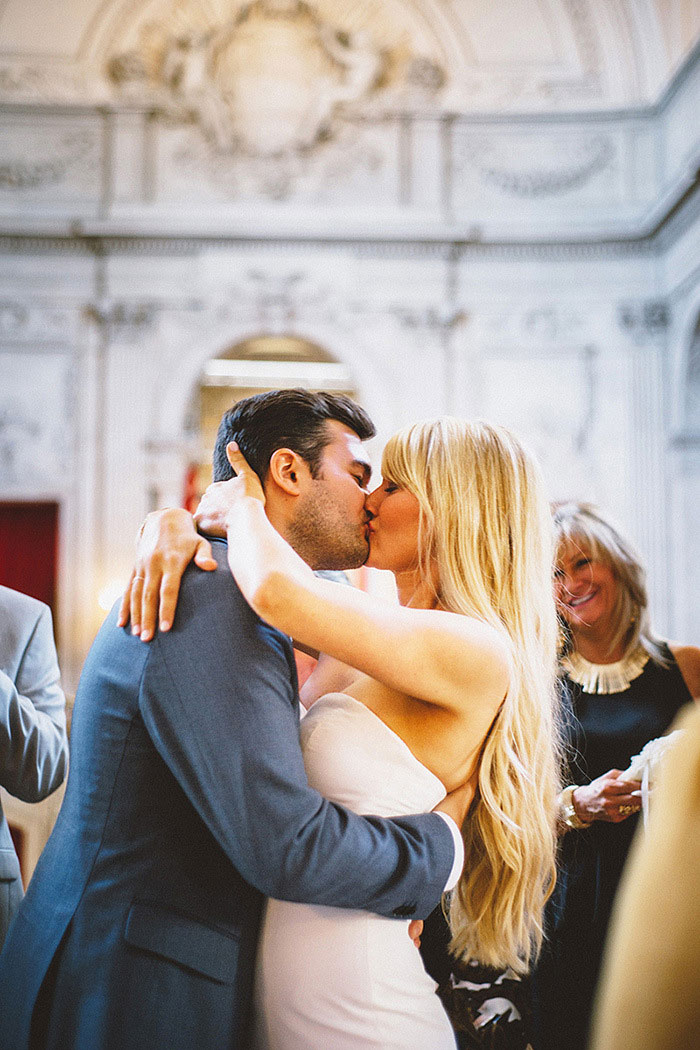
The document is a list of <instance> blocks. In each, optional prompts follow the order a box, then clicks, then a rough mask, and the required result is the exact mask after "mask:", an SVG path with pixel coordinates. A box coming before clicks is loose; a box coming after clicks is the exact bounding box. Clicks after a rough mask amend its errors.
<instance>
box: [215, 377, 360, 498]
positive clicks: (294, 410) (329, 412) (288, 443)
mask: <svg viewBox="0 0 700 1050" xmlns="http://www.w3.org/2000/svg"><path fill="white" fill-rule="evenodd" d="M329 420H337V422H339V423H344V424H345V426H347V427H349V428H350V429H351V430H354V431H355V433H356V434H357V436H358V437H359V438H360V439H361V440H362V441H366V440H367V438H371V437H374V435H375V433H376V430H375V427H374V424H373V423H372V420H371V419H370V418H369V416H368V415H367V413H366V412H365V410H364V409H363V408H360V406H359V405H357V404H355V402H354V401H351V400H350V398H349V397H344V396H343V395H342V394H325V393H311V392H310V391H309V390H270V391H268V392H266V393H264V394H254V395H253V397H245V398H243V400H242V401H238V402H237V403H236V404H235V405H234V406H233V408H230V409H229V410H228V412H225V413H224V416H223V418H222V420H221V423H220V424H219V432H218V434H217V435H216V445H215V447H214V481H227V480H228V479H229V478H230V477H233V471H232V470H231V466H230V464H229V461H228V459H227V458H226V446H227V445H228V443H229V441H236V442H237V443H238V447H239V448H240V450H241V452H242V453H243V455H244V456H245V458H246V459H247V460H248V462H249V463H250V465H251V467H252V468H253V470H254V471H255V473H256V474H257V475H258V477H259V478H260V480H261V481H262V482H264V481H265V478H266V476H267V471H268V468H269V466H270V457H271V456H272V453H273V452H275V451H276V449H278V448H290V449H292V451H293V452H296V453H297V454H298V455H299V456H301V458H302V459H303V460H304V461H305V462H306V463H307V464H308V466H309V470H310V471H311V476H312V477H313V478H315V477H316V476H317V475H318V471H319V468H320V465H321V457H322V455H323V450H324V448H325V447H326V445H327V444H328V443H329V441H330V435H329V433H328V427H327V426H326V424H327V423H328V421H329Z"/></svg>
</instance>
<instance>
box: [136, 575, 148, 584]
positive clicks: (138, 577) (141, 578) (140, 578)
mask: <svg viewBox="0 0 700 1050" xmlns="http://www.w3.org/2000/svg"><path fill="white" fill-rule="evenodd" d="M145 579H146V577H145V576H134V583H136V581H137V580H145Z"/></svg>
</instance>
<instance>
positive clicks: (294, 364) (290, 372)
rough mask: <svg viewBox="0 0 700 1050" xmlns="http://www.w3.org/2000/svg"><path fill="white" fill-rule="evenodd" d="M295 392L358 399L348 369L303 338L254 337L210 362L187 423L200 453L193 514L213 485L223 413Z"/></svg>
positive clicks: (190, 481)
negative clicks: (246, 401) (257, 398)
mask: <svg viewBox="0 0 700 1050" xmlns="http://www.w3.org/2000/svg"><path fill="white" fill-rule="evenodd" d="M292 387H302V388H303V389H305V390H327V391H329V392H331V393H342V394H347V395H348V396H350V397H356V396H357V394H356V388H355V385H354V382H353V379H352V376H351V375H350V372H349V370H348V369H347V367H346V366H345V365H344V364H343V363H342V362H340V361H338V360H337V359H336V358H334V357H333V355H332V354H330V353H329V352H328V351H327V350H325V349H324V348H323V347H321V346H319V345H318V344H317V343H314V342H312V341H311V340H309V339H305V338H303V337H301V336H296V335H255V336H251V337H250V338H247V339H244V340H242V341H239V342H236V343H234V344H232V345H231V346H229V347H227V348H226V349H225V350H224V351H223V352H222V353H220V354H218V355H217V356H216V357H214V358H211V359H210V360H209V361H207V362H206V364H205V365H204V367H203V368H202V371H201V374H200V377H199V382H198V383H197V385H196V388H195V390H194V393H193V396H192V401H191V403H190V408H189V412H188V419H187V430H188V432H189V433H190V435H191V436H192V437H193V438H194V439H195V441H194V443H193V445H194V447H196V448H197V449H198V450H199V453H198V456H197V458H196V460H195V461H193V462H192V463H191V464H190V466H189V469H188V473H187V479H186V491H185V501H184V502H185V505H186V506H188V507H189V508H190V509H192V508H193V507H194V506H195V505H196V503H197V501H198V499H199V496H200V494H201V493H202V492H203V491H204V489H205V488H206V487H207V485H208V484H209V483H210V481H211V458H212V450H213V448H214V444H215V442H216V432H217V430H218V427H219V422H220V420H221V417H222V415H223V414H224V412H225V411H226V410H227V409H229V408H230V407H231V406H232V405H234V404H235V403H236V402H237V401H240V400H241V398H244V397H250V396H251V395H253V394H259V393H262V392H263V391H265V390H276V389H280V388H292Z"/></svg>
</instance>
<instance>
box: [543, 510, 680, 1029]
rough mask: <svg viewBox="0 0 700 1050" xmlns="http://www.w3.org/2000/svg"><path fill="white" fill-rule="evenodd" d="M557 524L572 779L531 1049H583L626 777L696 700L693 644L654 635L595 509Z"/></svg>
mask: <svg viewBox="0 0 700 1050" xmlns="http://www.w3.org/2000/svg"><path fill="white" fill-rule="evenodd" d="M554 525H555V534H556V540H557V555H556V570H555V592H556V598H557V604H558V608H559V614H560V618H561V622H562V630H563V635H564V637H565V643H564V645H563V648H562V652H561V655H560V669H561V681H562V686H563V691H564V693H565V695H566V697H567V699H568V701H569V703H570V718H569V729H568V735H569V741H568V743H569V747H568V756H569V757H568V765H569V775H568V778H567V779H565V781H564V782H565V784H566V785H567V786H566V787H565V788H564V790H563V791H562V793H561V795H560V830H561V833H562V837H561V839H560V857H559V866H558V882H557V887H556V890H555V893H554V896H553V898H552V900H551V901H550V905H549V928H548V931H547V932H548V935H549V940H548V946H547V949H546V951H545V952H544V953H543V955H542V957H541V959H540V963H539V966H538V968H537V970H536V972H535V973H534V975H533V980H532V989H533V1000H534V1013H535V1021H536V1035H535V1038H534V1039H533V1045H534V1046H536V1047H537V1050H560V1048H561V1050H563V1048H566V1050H583V1048H584V1047H585V1046H586V1045H587V1031H588V1026H589V1022H590V1012H591V1008H592V1002H593V996H594V992H595V987H596V982H597V978H598V972H599V968H600V958H601V953H602V949H603V945H604V941H605V936H606V932H607V928H608V922H609V919H610V912H611V908H612V905H613V901H614V898H615V894H616V890H617V886H618V882H619V879H620V876H621V873H622V869H623V866H624V864H625V860H626V858H627V853H628V850H629V848H630V845H631V842H632V838H633V836H634V832H635V828H636V825H637V823H638V820H637V813H638V811H639V809H640V807H641V791H640V783H639V781H637V780H631V779H626V778H625V775H624V772H623V771H624V770H626V769H627V767H628V766H629V765H630V759H631V758H632V757H633V756H634V755H636V754H638V753H639V752H640V751H641V750H642V748H643V747H644V745H645V744H646V743H648V741H649V740H651V739H654V738H656V737H658V736H660V735H662V734H664V733H665V732H666V731H667V730H668V729H669V727H670V725H671V723H672V722H673V720H674V717H675V715H676V712H677V711H678V710H679V708H681V707H682V706H683V705H684V704H686V703H688V702H689V701H690V700H692V699H693V698H698V697H700V649H697V648H695V647H694V646H684V645H677V644H675V643H673V642H664V641H662V640H661V639H659V638H658V637H656V636H655V635H654V633H653V632H652V629H651V625H650V621H649V612H648V608H647V591H646V583H645V573H644V569H643V567H642V565H641V563H640V559H639V556H638V555H637V554H636V552H635V551H634V549H633V547H632V545H631V544H630V542H629V541H628V540H627V539H626V538H625V537H624V536H623V535H622V534H621V533H620V532H619V530H618V529H617V528H616V527H614V526H613V525H612V524H611V522H610V521H609V520H608V519H607V518H606V517H605V516H604V515H603V514H602V513H601V512H600V511H599V510H597V509H596V508H595V507H593V506H591V505H590V504H586V503H575V502H567V503H559V504H555V506H554ZM650 950H653V948H651V947H650Z"/></svg>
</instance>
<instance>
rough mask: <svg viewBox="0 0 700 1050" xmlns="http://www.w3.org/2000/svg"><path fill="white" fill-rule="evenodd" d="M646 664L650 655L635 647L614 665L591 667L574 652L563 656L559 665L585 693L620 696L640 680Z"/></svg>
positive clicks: (639, 647) (590, 664) (588, 662)
mask: <svg viewBox="0 0 700 1050" xmlns="http://www.w3.org/2000/svg"><path fill="white" fill-rule="evenodd" d="M648 661H649V653H648V652H647V651H646V650H645V649H643V648H642V646H641V645H637V646H635V648H634V649H633V650H632V651H631V652H629V653H625V655H624V656H623V657H622V659H621V660H618V661H617V663H614V664H592V663H590V661H588V660H584V658H583V657H582V656H581V654H580V653H577V652H576V650H575V649H574V650H572V651H571V652H570V653H567V655H566V656H563V657H562V659H561V666H562V668H563V669H564V670H565V671H566V673H567V674H568V676H569V678H570V679H571V681H572V682H576V684H577V685H580V686H581V688H582V689H583V691H584V693H605V694H609V693H623V692H624V691H625V689H629V687H630V683H631V682H633V681H634V679H635V678H639V676H640V674H641V673H642V671H643V670H644V668H645V667H646V665H647V663H648Z"/></svg>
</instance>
